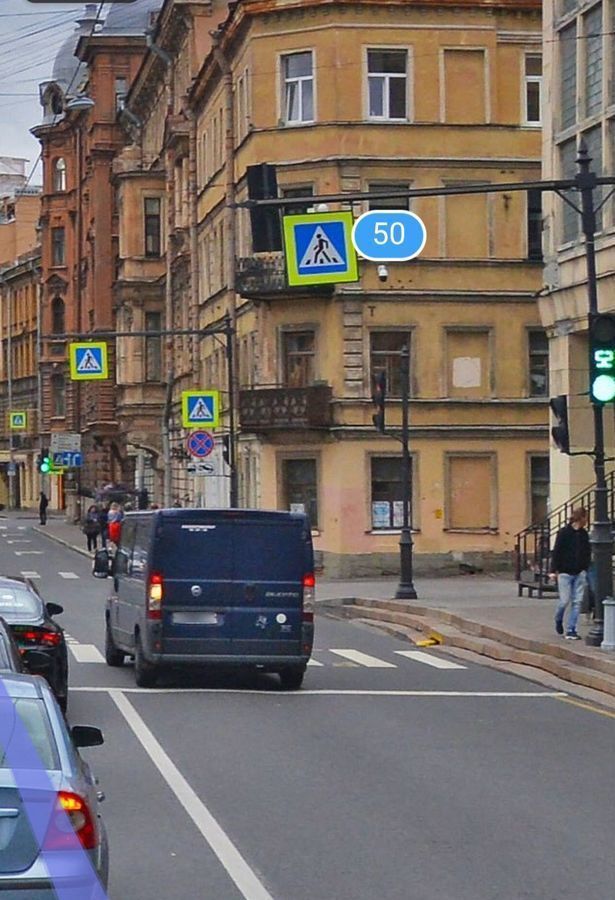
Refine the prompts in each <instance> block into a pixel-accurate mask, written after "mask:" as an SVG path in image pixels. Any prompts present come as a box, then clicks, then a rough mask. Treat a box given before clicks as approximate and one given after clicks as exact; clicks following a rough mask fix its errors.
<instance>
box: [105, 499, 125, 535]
mask: <svg viewBox="0 0 615 900" xmlns="http://www.w3.org/2000/svg"><path fill="white" fill-rule="evenodd" d="M123 518H124V513H123V511H122V507H121V506H120V504H119V503H112V504H111V506H110V507H109V525H108V528H107V533H108V536H109V540H110V541H113V543H114V544H119V542H120V534H121V531H122V520H123Z"/></svg>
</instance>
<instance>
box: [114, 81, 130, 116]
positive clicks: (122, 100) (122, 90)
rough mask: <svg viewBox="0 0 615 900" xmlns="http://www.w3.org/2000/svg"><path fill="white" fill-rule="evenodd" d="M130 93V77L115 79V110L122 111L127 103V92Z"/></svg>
mask: <svg viewBox="0 0 615 900" xmlns="http://www.w3.org/2000/svg"><path fill="white" fill-rule="evenodd" d="M127 93H128V79H127V78H116V79H115V111H116V112H121V111H122V110H123V109H124V107H125V105H126V94H127Z"/></svg>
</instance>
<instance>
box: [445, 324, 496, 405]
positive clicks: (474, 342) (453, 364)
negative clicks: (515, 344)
mask: <svg viewBox="0 0 615 900" xmlns="http://www.w3.org/2000/svg"><path fill="white" fill-rule="evenodd" d="M490 338H491V334H490V332H489V331H488V330H487V329H478V328H477V329H474V328H457V329H456V328H450V329H447V331H446V355H447V396H448V397H460V398H463V399H465V400H474V399H477V400H478V399H484V398H487V397H490V396H491V393H492V376H491V352H490Z"/></svg>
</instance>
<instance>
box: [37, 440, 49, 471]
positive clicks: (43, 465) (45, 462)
mask: <svg viewBox="0 0 615 900" xmlns="http://www.w3.org/2000/svg"><path fill="white" fill-rule="evenodd" d="M37 464H38V470H39V472H40V473H41V474H42V475H47V474H48V473H49V472H51V469H52V462H51V457H50V456H49V450H47V448H46V447H42V448H41V452H40V454H39V456H38V459H37Z"/></svg>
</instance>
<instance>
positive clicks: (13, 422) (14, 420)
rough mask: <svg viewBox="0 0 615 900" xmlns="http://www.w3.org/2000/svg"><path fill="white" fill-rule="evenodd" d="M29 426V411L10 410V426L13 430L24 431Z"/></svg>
mask: <svg viewBox="0 0 615 900" xmlns="http://www.w3.org/2000/svg"><path fill="white" fill-rule="evenodd" d="M27 427H28V413H27V411H26V410H25V409H19V410H14V411H12V412H9V428H10V429H11V431H24V430H25V429H26V428H27Z"/></svg>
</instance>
